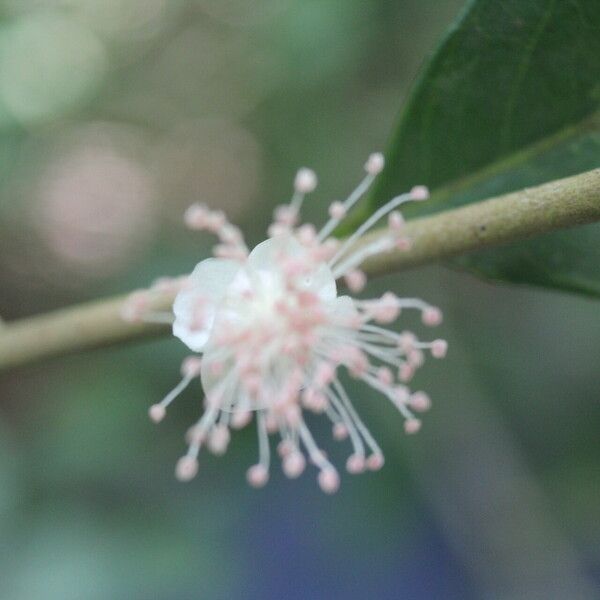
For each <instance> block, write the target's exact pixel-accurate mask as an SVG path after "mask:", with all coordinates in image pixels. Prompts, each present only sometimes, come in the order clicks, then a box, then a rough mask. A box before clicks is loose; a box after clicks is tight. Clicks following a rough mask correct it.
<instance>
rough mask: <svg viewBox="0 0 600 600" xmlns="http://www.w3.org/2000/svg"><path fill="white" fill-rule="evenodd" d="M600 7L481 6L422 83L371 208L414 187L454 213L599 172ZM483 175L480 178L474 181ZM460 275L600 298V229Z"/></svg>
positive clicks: (529, 246)
mask: <svg viewBox="0 0 600 600" xmlns="http://www.w3.org/2000/svg"><path fill="white" fill-rule="evenodd" d="M599 104H600V2H599V1H598V0H568V1H567V0H560V1H559V0H503V1H498V0H473V1H471V2H469V3H468V4H467V6H466V8H465V9H464V11H463V13H462V14H461V15H460V17H459V19H458V21H457V22H456V24H455V25H454V26H453V27H452V28H451V30H450V31H449V32H448V34H447V36H446V38H445V39H444V40H443V41H442V43H441V44H440V46H439V48H438V49H437V50H436V52H435V53H434V55H433V56H432V58H431V59H430V61H429V63H428V64H427V65H426V67H425V69H424V70H423V73H422V75H421V76H420V78H419V80H418V81H417V83H416V86H415V88H414V91H413V93H412V94H411V96H410V98H409V100H408V102H407V104H406V106H405V108H404V110H403V112H402V114H401V118H400V122H399V126H398V129H397V131H396V133H395V135H394V138H393V141H392V144H391V147H390V149H389V151H388V166H387V167H386V169H385V170H384V172H383V173H382V175H381V177H380V179H379V182H378V184H377V186H376V188H375V190H374V193H373V196H372V202H373V204H372V205H371V209H373V208H374V207H375V206H378V205H381V204H383V203H384V202H385V201H386V200H387V199H389V198H391V197H392V196H394V195H396V194H398V193H399V192H401V191H405V190H407V189H410V187H412V186H413V185H415V184H427V185H429V186H430V187H431V188H432V189H433V190H434V194H433V199H432V202H431V203H430V204H429V206H426V203H425V204H419V205H418V206H415V207H414V208H413V209H410V210H409V211H408V216H414V215H417V214H423V213H425V212H435V211H440V210H446V209H449V208H453V207H455V206H459V205H462V204H468V203H471V202H476V201H478V200H481V199H483V198H486V197H489V196H494V195H498V194H502V193H505V192H509V191H513V190H516V189H520V188H523V187H526V186H530V185H535V184H539V183H543V182H544V181H548V180H551V179H558V178H560V177H564V176H568V175H573V174H575V173H578V172H581V171H585V170H588V169H591V168H594V167H596V166H598V164H599V163H600V160H599V158H600V133H599V131H600V125H599V122H600V119H598V117H597V116H596V113H597V111H598V107H599ZM473 173H476V175H472V174H473ZM453 264H457V265H460V266H461V267H464V268H468V269H470V270H473V271H475V272H476V273H478V274H480V275H483V276H486V277H490V278H494V279H502V280H506V281H511V282H518V283H529V284H536V285H541V286H546V287H551V288H560V289H567V290H571V291H579V292H586V293H591V294H595V295H600V226H596V225H591V226H586V227H582V228H579V229H577V230H576V231H575V230H571V231H563V232H558V233H553V234H549V235H545V236H542V237H540V238H537V239H535V240H529V241H527V242H522V243H517V244H515V245H513V246H510V247H507V248H500V249H494V250H488V251H485V252H483V253H479V254H477V255H470V256H467V257H462V258H460V259H457V260H455V261H453Z"/></svg>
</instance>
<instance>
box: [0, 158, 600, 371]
mask: <svg viewBox="0 0 600 600" xmlns="http://www.w3.org/2000/svg"><path fill="white" fill-rule="evenodd" d="M598 220H600V169H596V170H593V171H589V172H587V173H582V174H581V175H576V176H575V177H569V178H567V179H561V180H558V181H553V182H550V183H547V184H544V185H541V186H539V187H535V188H530V189H525V190H522V191H519V192H514V193H511V194H507V195H504V196H499V197H497V198H493V199H490V200H485V201H482V202H478V203H475V204H470V205H468V206H465V207H462V208H457V209H453V210H448V211H445V212H441V213H438V214H436V215H433V216H429V217H424V218H419V219H414V220H412V221H409V222H408V223H407V225H406V234H407V237H409V238H410V239H411V241H412V245H411V248H410V249H409V250H405V251H394V252H391V253H387V254H382V255H379V256H377V257H375V258H372V259H370V260H369V261H368V262H367V263H365V265H364V269H365V271H367V272H368V274H370V275H380V274H384V273H392V272H396V271H400V270H403V269H407V268H410V267H414V266H417V265H421V264H424V263H429V262H433V261H437V260H440V259H445V258H449V257H451V256H456V255H459V254H464V253H467V252H472V251H475V250H479V249H483V248H488V247H490V246H495V245H498V244H504V243H508V242H512V241H517V240H522V239H525V238H528V237H532V236H536V235H540V234H543V233H547V232H549V231H554V230H556V229H561V228H566V227H573V226H576V225H583V224H585V223H591V222H594V221H598ZM374 235H378V234H377V233H375V234H374ZM171 301H172V298H169V297H167V296H165V297H163V298H161V299H160V300H159V304H161V305H164V306H168V305H169V303H170V302H171ZM122 302H123V298H122V297H121V298H112V299H108V300H101V301H96V302H92V303H88V304H83V305H80V306H74V307H71V308H65V309H62V310H59V311H56V312H52V313H49V314H46V315H40V316H36V317H31V318H26V319H21V320H18V321H15V322H13V323H6V324H5V326H4V327H3V328H2V329H1V330H0V370H3V369H8V368H11V367H16V366H20V365H25V364H29V363H32V362H34V361H37V360H40V359H44V358H48V357H51V356H59V355H62V354H67V353H71V352H78V351H81V350H87V349H90V348H96V347H100V346H107V345H111V344H119V343H122V342H127V341H131V340H135V339H139V338H143V337H150V336H156V335H162V334H166V333H167V332H168V328H167V327H165V326H161V325H148V324H131V323H125V322H124V321H122V320H121V318H120V315H119V309H120V306H121V304H122Z"/></svg>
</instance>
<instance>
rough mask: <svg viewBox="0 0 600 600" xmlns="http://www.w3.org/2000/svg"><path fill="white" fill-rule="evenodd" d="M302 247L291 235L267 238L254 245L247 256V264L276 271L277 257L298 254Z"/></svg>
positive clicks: (259, 269) (300, 252) (255, 267)
mask: <svg viewBox="0 0 600 600" xmlns="http://www.w3.org/2000/svg"><path fill="white" fill-rule="evenodd" d="M303 251H304V248H303V247H302V245H301V244H300V242H298V240H296V239H295V238H293V237H292V236H291V235H281V236H277V237H274V238H269V239H268V240H265V241H264V242H261V243H260V244H258V245H257V246H255V248H254V250H252V252H250V256H248V264H249V265H250V266H251V267H252V268H253V269H256V270H257V271H262V270H264V271H277V270H278V264H277V259H278V257H279V256H281V255H282V254H283V255H285V256H299V255H301V254H302V252H303Z"/></svg>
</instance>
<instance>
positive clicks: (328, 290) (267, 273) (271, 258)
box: [248, 235, 337, 302]
mask: <svg viewBox="0 0 600 600" xmlns="http://www.w3.org/2000/svg"><path fill="white" fill-rule="evenodd" d="M303 256H306V259H307V260H308V259H309V257H308V256H307V250H306V248H305V247H304V246H303V245H302V244H300V242H298V240H297V239H296V238H294V237H293V236H291V235H283V236H278V237H274V238H270V239H268V240H265V241H264V242H261V243H260V244H258V245H257V246H256V247H255V248H254V249H253V250H252V252H250V256H249V257H248V264H249V265H250V267H251V268H253V269H254V270H255V271H257V272H258V274H259V276H260V278H261V281H262V282H263V284H267V285H269V286H271V287H272V286H273V281H272V280H273V279H274V278H279V273H280V269H281V263H280V259H281V257H285V258H288V259H293V258H299V259H302V257H303ZM300 283H301V285H302V287H303V288H304V289H306V290H307V291H310V292H313V293H315V294H317V295H318V296H319V297H320V298H321V300H323V301H325V302H329V301H332V300H334V299H335V298H336V296H337V286H336V283H335V278H334V277H333V273H332V272H331V269H330V268H329V267H328V266H327V264H325V263H321V264H319V265H318V266H317V267H315V268H314V269H313V270H312V271H311V272H309V273H306V274H305V275H304V277H303V279H302V280H301V281H300Z"/></svg>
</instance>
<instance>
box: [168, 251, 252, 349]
mask: <svg viewBox="0 0 600 600" xmlns="http://www.w3.org/2000/svg"><path fill="white" fill-rule="evenodd" d="M240 268H241V267H240V263H239V262H236V261H234V260H226V259H218V258H208V259H206V260H203V261H202V262H200V263H198V264H197V265H196V268H195V269H194V271H193V272H192V274H191V275H190V277H189V280H188V285H187V286H186V287H185V288H184V289H183V290H182V291H181V292H179V294H177V296H176V298H175V302H174V303H173V313H174V314H175V322H174V323H173V334H174V335H175V336H176V337H178V338H179V339H180V340H181V341H182V342H183V343H184V344H185V345H186V346H187V347H188V348H190V350H193V351H194V352H201V351H202V349H203V348H204V345H205V344H206V341H207V340H208V338H209V336H210V333H211V330H212V326H213V323H214V320H215V313H216V310H217V308H218V305H219V303H220V301H221V300H222V299H223V297H224V296H225V294H226V292H227V289H228V287H229V286H230V285H231V283H232V282H233V280H234V279H235V276H236V274H237V273H238V272H239V271H240ZM199 312H201V317H202V318H201V320H199V319H198V313H199Z"/></svg>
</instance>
